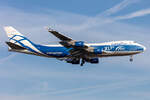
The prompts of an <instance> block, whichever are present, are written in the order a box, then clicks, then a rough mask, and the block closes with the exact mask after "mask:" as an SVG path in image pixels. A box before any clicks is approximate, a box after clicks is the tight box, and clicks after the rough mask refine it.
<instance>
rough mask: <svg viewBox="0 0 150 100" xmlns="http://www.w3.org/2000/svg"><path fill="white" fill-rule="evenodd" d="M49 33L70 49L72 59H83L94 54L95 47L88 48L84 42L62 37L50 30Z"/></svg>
mask: <svg viewBox="0 0 150 100" xmlns="http://www.w3.org/2000/svg"><path fill="white" fill-rule="evenodd" d="M48 32H50V33H51V34H53V35H54V36H56V37H57V38H58V39H60V40H61V41H60V42H59V43H60V44H61V45H63V46H64V47H66V48H70V49H71V50H70V51H69V52H70V57H83V56H84V55H85V54H87V53H89V52H91V53H92V52H94V48H93V47H89V46H87V45H86V44H85V43H84V42H83V41H76V40H73V39H71V38H69V37H67V36H64V35H62V34H61V33H59V32H57V31H55V30H53V29H51V28H48Z"/></svg>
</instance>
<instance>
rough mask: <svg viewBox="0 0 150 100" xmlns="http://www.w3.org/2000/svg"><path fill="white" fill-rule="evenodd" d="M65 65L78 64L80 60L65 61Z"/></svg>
mask: <svg viewBox="0 0 150 100" xmlns="http://www.w3.org/2000/svg"><path fill="white" fill-rule="evenodd" d="M66 62H67V63H71V64H80V59H66Z"/></svg>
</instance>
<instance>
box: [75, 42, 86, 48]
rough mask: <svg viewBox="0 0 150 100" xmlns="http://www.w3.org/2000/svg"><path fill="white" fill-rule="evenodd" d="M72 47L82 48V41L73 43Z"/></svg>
mask: <svg viewBox="0 0 150 100" xmlns="http://www.w3.org/2000/svg"><path fill="white" fill-rule="evenodd" d="M74 46H76V47H84V42H83V41H76V42H75V43H74Z"/></svg>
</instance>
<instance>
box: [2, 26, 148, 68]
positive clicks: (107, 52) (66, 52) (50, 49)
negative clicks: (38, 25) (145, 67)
mask: <svg viewBox="0 0 150 100" xmlns="http://www.w3.org/2000/svg"><path fill="white" fill-rule="evenodd" d="M4 30H5V31H6V33H7V36H8V38H9V41H7V42H6V44H7V45H8V46H9V51H13V52H19V53H25V54H31V55H37V56H43V57H48V58H56V59H59V60H63V61H66V62H67V63H71V64H80V65H81V66H83V65H84V64H85V62H87V63H91V64H98V63H99V58H102V57H113V56H130V61H131V62H132V61H133V55H135V54H139V53H142V52H144V51H145V50H146V48H145V47H144V46H143V45H141V44H139V43H136V42H134V41H112V42H105V43H85V42H84V41H77V40H73V39H72V38H70V37H67V36H64V35H63V34H61V33H60V32H57V31H55V30H53V29H51V28H47V30H48V32H50V33H51V34H53V35H54V36H56V37H57V38H58V39H59V40H60V41H59V45H40V44H36V43H33V42H32V41H30V40H29V39H28V38H26V37H25V36H23V35H22V34H21V33H20V32H18V31H17V30H16V29H14V28H13V27H11V26H6V27H4Z"/></svg>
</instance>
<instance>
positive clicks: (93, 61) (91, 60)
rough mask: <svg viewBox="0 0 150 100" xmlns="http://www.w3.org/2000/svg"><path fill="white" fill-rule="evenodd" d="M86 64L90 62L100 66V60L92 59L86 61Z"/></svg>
mask: <svg viewBox="0 0 150 100" xmlns="http://www.w3.org/2000/svg"><path fill="white" fill-rule="evenodd" d="M85 61H86V62H89V63H91V64H98V63H99V59H98V58H90V59H85Z"/></svg>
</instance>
